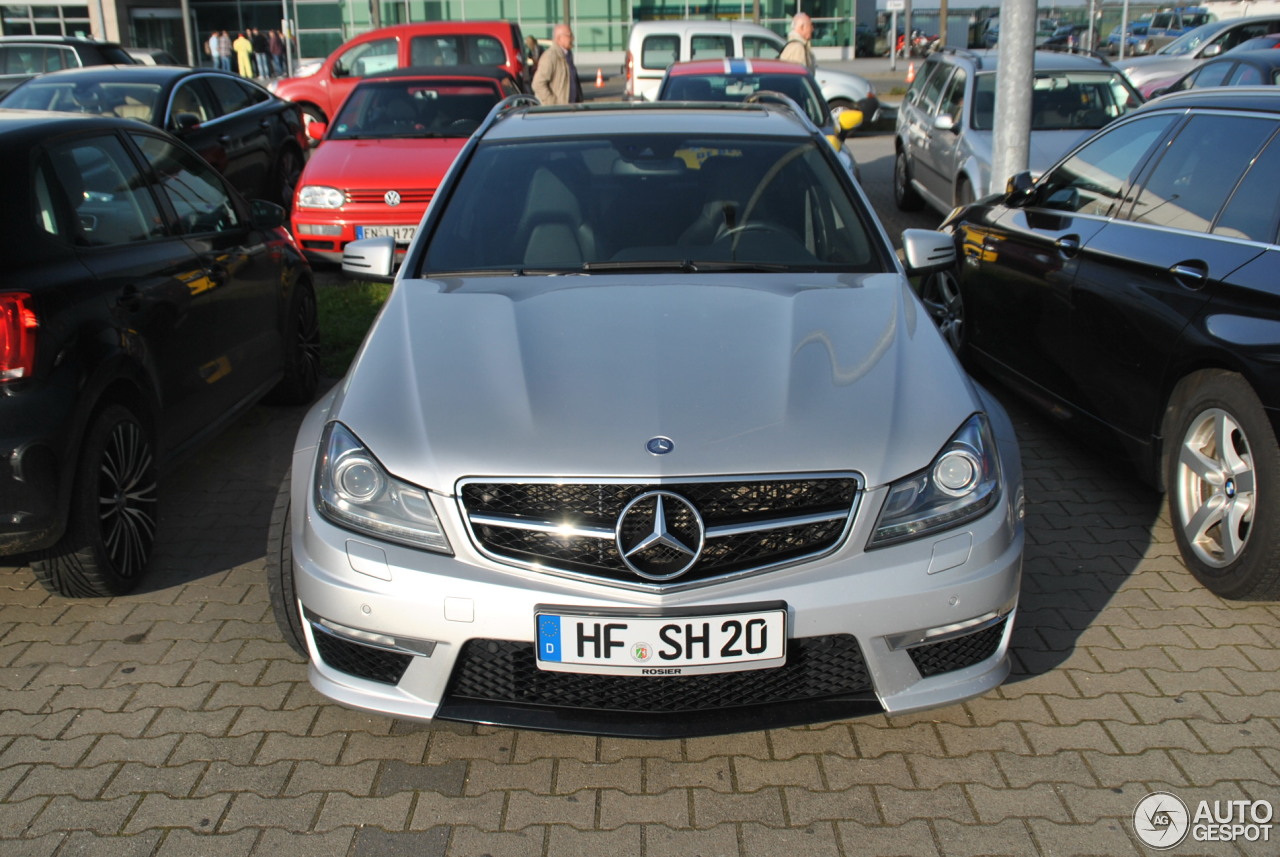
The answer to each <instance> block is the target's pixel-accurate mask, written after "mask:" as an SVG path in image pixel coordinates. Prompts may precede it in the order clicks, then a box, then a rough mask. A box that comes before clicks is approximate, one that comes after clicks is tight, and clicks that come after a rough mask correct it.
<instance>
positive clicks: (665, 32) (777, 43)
mask: <svg viewBox="0 0 1280 857" xmlns="http://www.w3.org/2000/svg"><path fill="white" fill-rule="evenodd" d="M786 44H787V41H786V39H784V38H782V37H781V36H779V35H778V34H777V33H775V32H774V31H773V30H770V29H769V28H768V27H762V26H761V25H759V24H752V23H750V22H748V21H638V22H636V23H635V24H632V25H631V37H630V39H629V40H628V42H627V56H626V60H625V63H624V66H623V72H624V73H625V74H626V79H627V82H626V90H625V94H626V97H627V98H629V99H632V100H636V101H653V100H654V99H655V98H656V97H657V94H658V86H659V85H660V84H661V83H662V76H663V74H665V73H666V70H667V66H669V65H671V64H672V63H674V62H685V61H688V60H713V59H727V58H735V57H742V58H745V59H770V60H772V59H777V58H778V55H779V54H781V53H782V49H783V47H785V46H786ZM813 76H814V79H815V80H816V81H817V82H818V89H819V90H820V91H821V92H822V97H823V98H825V99H826V100H827V106H828V107H829V108H831V110H832V112H835V111H838V110H845V109H848V108H851V107H852V108H854V109H857V110H861V111H862V116H863V121H864V122H865V123H867V124H874V123H875V122H876V121H877V120H879V118H880V98H879V97H878V96H877V95H876V90H875V87H874V86H872V85H871V82H870V81H869V80H867V79H866V78H865V77H862V76H860V75H856V74H850V73H848V72H843V71H832V70H830V69H825V68H817V69H814V71H813Z"/></svg>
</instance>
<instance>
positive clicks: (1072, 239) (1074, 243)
mask: <svg viewBox="0 0 1280 857" xmlns="http://www.w3.org/2000/svg"><path fill="white" fill-rule="evenodd" d="M1053 246H1054V247H1057V248H1058V252H1059V253H1061V254H1062V255H1063V256H1066V257H1067V258H1068V259H1070V258H1071V257H1072V256H1074V255H1076V254H1077V253H1079V252H1080V236H1079V235H1063V236H1062V237H1061V238H1059V239H1058V240H1057V241H1054V242H1053Z"/></svg>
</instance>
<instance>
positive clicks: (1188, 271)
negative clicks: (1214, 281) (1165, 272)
mask: <svg viewBox="0 0 1280 857" xmlns="http://www.w3.org/2000/svg"><path fill="white" fill-rule="evenodd" d="M1169 273H1170V274H1172V275H1173V278H1174V279H1175V280H1177V281H1178V283H1179V284H1180V285H1183V286H1186V287H1187V288H1188V289H1201V288H1204V284H1205V283H1206V282H1208V280H1209V266H1208V265H1206V264H1205V263H1204V262H1201V261H1198V260H1196V261H1191V262H1179V263H1178V264H1176V265H1174V266H1173V267H1171V268H1170V269H1169Z"/></svg>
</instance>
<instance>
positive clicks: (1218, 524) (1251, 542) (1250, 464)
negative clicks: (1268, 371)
mask: <svg viewBox="0 0 1280 857" xmlns="http://www.w3.org/2000/svg"><path fill="white" fill-rule="evenodd" d="M1165 428H1166V431H1165V438H1166V443H1168V444H1169V446H1168V448H1167V450H1166V453H1165V468H1166V470H1165V485H1166V488H1167V489H1168V492H1169V512H1170V517H1171V520H1172V523H1173V532H1174V536H1175V538H1176V539H1177V543H1178V549H1179V550H1180V551H1181V552H1182V558H1183V561H1184V562H1185V563H1186V565H1187V568H1188V569H1190V571H1191V573H1192V574H1193V575H1195V577H1196V579H1197V580H1199V581H1200V582H1201V583H1202V584H1204V585H1205V586H1206V587H1207V588H1208V589H1209V590H1211V591H1212V592H1214V593H1215V594H1217V595H1220V596H1222V597H1223V598H1240V599H1250V600H1254V599H1257V600H1270V599H1275V598H1276V597H1278V596H1280V449H1277V445H1276V438H1275V434H1274V432H1273V431H1272V428H1271V423H1270V421H1269V420H1268V419H1267V416H1266V413H1265V412H1264V410H1263V407H1262V403H1261V402H1260V401H1259V400H1258V397H1257V395H1256V394H1255V393H1254V392H1253V389H1252V388H1251V387H1250V386H1249V384H1248V383H1247V382H1246V381H1245V380H1244V379H1243V378H1242V377H1241V376H1239V375H1237V374H1235V373H1233V372H1226V371H1222V370H1211V371H1204V372H1198V373H1196V374H1194V375H1191V376H1188V377H1187V378H1185V379H1183V380H1182V382H1181V383H1179V384H1178V386H1177V388H1176V389H1175V390H1174V393H1173V396H1172V397H1171V398H1170V401H1169V410H1168V416H1167V418H1166V425H1165Z"/></svg>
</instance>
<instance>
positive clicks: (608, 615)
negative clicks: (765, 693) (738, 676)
mask: <svg viewBox="0 0 1280 857" xmlns="http://www.w3.org/2000/svg"><path fill="white" fill-rule="evenodd" d="M786 617H787V614H786V611H785V610H759V611H752V612H746V613H723V614H716V615H700V616H687V615H686V616H651V615H638V614H629V613H623V612H616V611H614V612H603V611H602V612H601V613H600V614H598V615H581V614H575V613H562V612H559V611H555V612H552V611H543V610H540V611H539V612H538V613H537V630H538V666H539V667H540V668H542V669H544V670H552V671H558V672H580V673H604V674H609V675H638V676H672V675H695V674H698V673H721V672H735V671H738V670H753V669H767V668H769V667H776V666H782V664H783V663H785V661H786V647H787V646H786V644H787V619H786Z"/></svg>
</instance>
